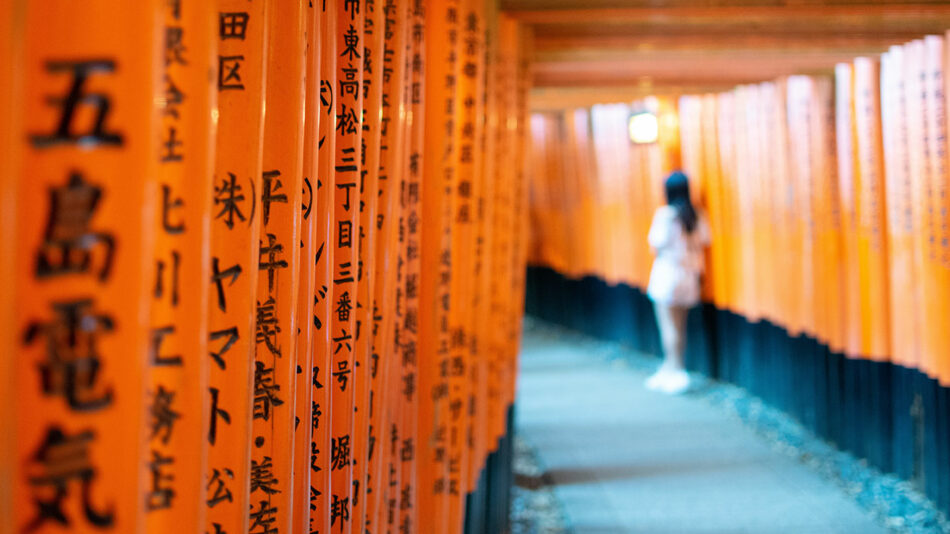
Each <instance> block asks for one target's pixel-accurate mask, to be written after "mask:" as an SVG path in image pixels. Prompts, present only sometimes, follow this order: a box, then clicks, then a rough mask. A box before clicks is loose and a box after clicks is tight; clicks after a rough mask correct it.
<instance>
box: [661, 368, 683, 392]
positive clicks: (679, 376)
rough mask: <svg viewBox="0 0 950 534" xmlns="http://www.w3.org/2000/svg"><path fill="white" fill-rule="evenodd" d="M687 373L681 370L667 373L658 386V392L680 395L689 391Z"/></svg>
mask: <svg viewBox="0 0 950 534" xmlns="http://www.w3.org/2000/svg"><path fill="white" fill-rule="evenodd" d="M689 385H690V379H689V373H687V372H686V371H683V370H676V371H668V372H667V373H666V376H665V377H664V379H663V381H662V383H661V384H660V387H659V391H662V392H663V393H666V394H668V395H680V394H683V393H686V392H687V391H688V390H689Z"/></svg>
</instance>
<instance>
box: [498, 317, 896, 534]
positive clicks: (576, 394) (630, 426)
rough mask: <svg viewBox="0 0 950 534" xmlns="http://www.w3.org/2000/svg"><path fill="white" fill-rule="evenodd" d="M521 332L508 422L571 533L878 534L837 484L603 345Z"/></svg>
mask: <svg viewBox="0 0 950 534" xmlns="http://www.w3.org/2000/svg"><path fill="white" fill-rule="evenodd" d="M571 339H572V340H570V341H565V340H564V339H562V338H560V337H558V336H555V335H552V334H551V331H550V330H543V329H542V330H538V329H536V328H528V329H527V330H526V332H525V338H524V347H523V351H522V355H521V375H520V377H519V390H518V404H517V415H516V424H517V428H518V433H519V434H520V435H521V436H522V437H523V438H524V439H525V440H526V441H527V442H528V443H529V444H530V445H532V446H534V447H535V448H536V449H537V451H538V455H539V457H540V461H541V463H542V464H543V465H544V466H545V467H546V472H547V476H548V477H549V480H550V481H551V482H552V483H553V484H554V492H555V494H556V495H557V497H558V498H559V500H560V501H561V503H562V505H563V506H564V511H565V513H566V515H567V516H568V517H567V519H568V522H569V524H570V525H571V526H573V528H574V531H575V532H576V533H577V534H584V533H591V534H594V533H607V532H610V533H644V534H673V533H682V534H686V533H689V534H693V533H696V534H699V533H703V534H713V533H715V534H733V533H735V534H738V533H749V534H772V533H789V534H792V533H794V534H823V533H855V534H858V533H860V534H876V533H883V532H886V530H885V529H884V528H883V527H882V526H880V525H878V524H877V523H875V522H874V521H873V519H871V517H870V515H869V514H867V513H866V512H865V511H864V510H863V509H861V508H860V507H859V506H857V505H856V504H855V503H854V502H853V501H851V500H850V499H849V498H848V497H847V495H845V494H844V493H843V492H842V491H841V490H840V489H839V488H837V487H836V486H834V485H833V484H832V483H830V482H827V481H825V480H823V479H821V478H820V477H819V476H818V475H817V474H816V473H814V472H813V471H811V470H810V469H809V468H807V467H806V466H804V465H803V464H801V463H799V462H797V461H795V460H793V459H791V458H789V457H787V456H785V455H783V454H780V453H779V452H776V451H774V450H773V449H772V448H770V446H769V444H768V443H766V442H765V441H764V440H763V439H762V438H760V437H759V436H757V435H756V434H755V433H753V431H752V430H751V429H749V428H747V427H746V426H744V425H743V424H742V422H741V421H739V420H738V419H737V418H735V417H732V416H729V415H727V414H726V413H725V412H724V411H723V410H721V409H717V408H716V407H714V406H712V405H710V404H709V403H707V402H704V401H703V400H701V399H697V398H693V397H690V396H689V395H687V396H682V397H668V396H665V395H661V394H658V393H653V392H651V391H648V390H646V389H645V388H644V387H643V385H642V384H643V381H644V379H645V378H646V372H645V371H644V370H642V369H637V368H635V366H631V365H630V364H628V363H626V362H624V361H621V360H615V361H610V359H609V358H607V357H606V356H605V354H604V351H605V350H609V349H606V348H604V345H602V344H598V343H592V342H584V341H579V340H577V339H575V338H571Z"/></svg>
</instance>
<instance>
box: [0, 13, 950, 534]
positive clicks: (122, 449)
mask: <svg viewBox="0 0 950 534" xmlns="http://www.w3.org/2000/svg"><path fill="white" fill-rule="evenodd" d="M948 29H950V6H948V5H947V4H941V3H930V2H927V1H926V0H922V1H919V2H914V1H913V0H912V1H911V2H909V3H908V2H879V1H876V0H858V1H856V2H848V3H836V2H825V1H821V0H803V1H794V2H791V1H789V2H784V1H781V0H780V1H775V0H761V1H760V0H717V1H714V2H707V1H699V0H669V1H658V2H656V1H641V0H630V1H621V0H551V1H543V0H501V1H499V0H411V1H410V0H320V1H319V2H318V1H303V0H208V1H206V0H139V1H136V2H128V1H120V0H86V1H84V2H70V1H66V0H50V1H45V2H39V1H29V0H3V1H2V2H0V47H2V48H0V145H2V146H3V147H4V150H3V156H2V157H0V259H2V261H0V325H2V326H0V396H2V397H3V402H0V430H2V431H0V534H7V533H10V534H13V533H32V532H36V533H60V532H70V533H99V532H114V533H121V534H126V533H142V534H145V533H156V534H157V533H167V532H181V533H185V532H187V533H190V534H202V533H207V534H225V533H227V534H280V533H288V534H290V533H295V534H296V533H326V534H329V533H337V532H338V533H340V534H356V533H360V534H362V533H367V534H369V533H384V532H389V533H400V534H410V533H422V534H438V533H458V532H467V533H489V534H498V533H503V532H508V531H509V529H510V518H509V509H508V508H509V501H510V495H511V488H512V483H513V480H512V479H513V475H512V457H513V454H514V452H513V445H512V443H513V438H514V436H513V431H514V430H513V428H514V426H513V413H514V412H513V408H514V406H515V399H516V396H515V392H516V382H517V377H518V373H519V370H518V369H519V367H518V354H519V347H520V343H521V338H522V325H523V322H522V317H523V316H524V315H525V313H527V314H528V315H530V316H533V318H532V319H529V321H539V320H540V321H544V322H545V323H550V324H554V325H560V326H562V327H567V328H570V329H572V330H576V331H580V332H583V333H585V334H587V335H588V336H592V337H594V338H598V339H602V340H607V341H619V342H622V343H624V344H625V345H627V346H631V347H633V348H635V349H636V350H639V351H641V352H646V353H652V354H658V353H659V352H660V350H661V349H660V345H659V340H658V334H657V326H656V323H655V319H654V316H653V310H652V307H651V303H650V301H649V299H648V297H647V295H646V287H647V284H648V282H649V278H650V269H651V263H652V261H653V255H652V252H651V250H650V246H649V245H648V241H647V233H648V230H649V228H650V225H651V220H652V219H653V214H654V211H655V209H656V208H657V207H658V206H661V205H663V204H665V203H666V198H665V197H664V190H663V180H664V179H665V178H666V176H667V175H669V174H670V173H671V172H672V171H674V170H682V171H683V172H684V173H685V174H686V175H687V176H688V177H689V179H690V182H691V184H692V186H691V187H692V188H691V193H692V200H693V203H694V204H695V206H696V207H697V209H698V211H700V212H701V213H703V214H704V215H705V216H706V217H707V218H708V221H709V230H710V237H711V240H710V242H711V243H710V246H709V248H708V249H707V250H706V253H705V255H706V258H705V261H706V264H707V266H708V269H707V270H706V273H705V275H704V276H703V278H702V303H701V305H700V306H698V307H697V308H695V309H694V310H693V311H692V312H691V313H690V316H689V322H688V339H687V353H686V363H687V366H688V368H689V369H690V370H691V371H692V372H694V373H697V374H704V375H706V376H708V377H710V378H713V379H717V380H720V381H723V382H731V383H734V384H737V385H739V386H742V387H744V388H746V389H747V390H748V391H749V392H751V393H752V394H754V395H758V396H760V397H761V398H762V399H763V400H764V401H765V402H766V403H768V404H769V405H770V406H774V407H776V408H778V409H779V410H782V411H784V412H786V413H787V414H789V415H790V416H792V417H794V418H795V419H797V420H798V421H800V422H801V424H803V425H804V426H805V427H807V428H808V429H809V430H810V431H811V432H813V433H814V434H815V435H816V436H818V437H819V438H821V439H824V440H827V441H828V442H829V443H832V444H834V445H835V446H837V447H838V448H840V449H841V450H844V451H847V452H849V453H851V454H853V455H855V456H856V457H858V458H862V459H865V460H866V462H867V463H868V464H870V465H872V466H874V467H876V468H878V469H880V470H881V471H883V472H885V473H894V474H896V475H897V476H898V477H900V478H901V479H904V480H907V481H910V482H911V483H912V484H916V485H918V486H919V488H920V490H921V491H922V492H923V494H924V495H925V496H926V497H927V498H928V499H930V500H931V501H932V502H933V503H934V504H935V506H936V507H937V508H938V509H939V510H942V511H943V512H950V393H948V391H950V390H948V386H950V328H948V327H947V324H946V321H947V318H948V317H950V304H948V302H950V196H948V192H947V190H948V181H950V174H948V173H950V166H948V146H947V143H948V136H947V127H948V114H947V106H948V100H947V99H948V98H950V87H948V86H947V85H948V76H950V74H948V73H950V67H948V65H950V63H948V62H950V49H948V47H950V39H948V37H947V33H946V32H947V30H948Z"/></svg>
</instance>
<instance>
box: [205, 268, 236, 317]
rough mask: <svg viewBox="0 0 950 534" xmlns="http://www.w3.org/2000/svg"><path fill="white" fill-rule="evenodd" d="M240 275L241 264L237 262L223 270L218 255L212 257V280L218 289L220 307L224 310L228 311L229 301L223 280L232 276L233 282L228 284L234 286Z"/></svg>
mask: <svg viewBox="0 0 950 534" xmlns="http://www.w3.org/2000/svg"><path fill="white" fill-rule="evenodd" d="M240 275H241V265H240V264H237V263H235V264H234V265H232V266H230V267H228V268H227V269H225V270H223V271H222V270H221V269H220V267H219V266H218V257H217V256H215V257H214V258H211V281H212V282H214V285H215V288H216V289H217V291H218V309H219V310H221V311H222V312H226V311H228V301H227V298H225V295H224V284H223V283H222V282H223V281H224V280H225V279H226V278H229V277H230V278H231V282H230V283H228V286H229V287H230V286H233V285H234V282H237V279H238V276H240Z"/></svg>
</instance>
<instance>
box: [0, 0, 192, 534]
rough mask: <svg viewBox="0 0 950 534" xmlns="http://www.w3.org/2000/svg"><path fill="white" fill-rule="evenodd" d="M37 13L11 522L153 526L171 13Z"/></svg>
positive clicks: (23, 139) (25, 145) (119, 9)
mask: <svg viewBox="0 0 950 534" xmlns="http://www.w3.org/2000/svg"><path fill="white" fill-rule="evenodd" d="M24 8H25V10H26V11H25V17H26V18H25V22H24V24H25V25H24V26H23V28H24V31H25V34H24V35H23V43H22V45H23V56H22V68H23V71H22V72H23V81H22V83H23V86H22V88H21V94H22V95H23V99H22V109H23V115H22V123H20V124H18V127H19V130H18V131H15V132H13V136H14V139H15V141H14V142H15V143H17V144H18V145H19V146H18V148H17V149H15V152H18V153H21V154H22V167H21V173H20V174H19V175H18V181H17V188H18V191H17V201H16V202H17V204H18V205H20V206H24V207H29V209H22V210H19V212H18V220H17V226H18V228H21V229H22V231H21V233H20V240H19V241H18V243H17V250H18V254H16V255H15V260H13V261H14V265H15V266H14V269H15V276H16V280H17V281H16V285H15V288H16V291H17V294H18V295H21V296H23V297H24V298H22V299H20V300H19V302H20V304H19V305H18V311H17V316H16V320H15V321H14V323H13V325H12V329H13V331H14V333H15V334H14V335H16V336H17V348H16V351H15V358H14V361H15V362H16V363H15V367H14V369H13V373H14V380H15V382H16V384H17V386H16V391H15V394H14V395H13V398H14V399H15V405H14V408H15V413H16V414H17V415H16V424H15V425H14V432H15V433H16V436H17V437H16V451H15V455H14V459H15V462H16V467H15V469H16V470H17V473H16V475H15V476H14V477H13V479H12V480H7V481H4V484H8V485H9V486H10V487H11V489H12V492H13V496H14V504H13V514H14V515H13V517H12V518H11V519H10V520H9V522H10V523H12V524H13V525H14V528H15V529H17V530H18V531H33V532H78V533H85V532H123V533H124V532H135V531H141V529H142V527H143V521H144V503H143V502H142V493H141V491H140V488H142V487H144V486H143V485H142V484H143V481H144V480H145V478H146V475H147V473H146V469H145V464H144V463H143V462H142V459H143V457H144V445H145V439H146V437H147V436H146V434H145V429H144V424H143V423H144V417H145V414H146V402H145V401H146V397H145V391H146V383H145V379H146V377H147V376H148V375H147V372H146V362H147V361H148V355H149V345H150V324H149V322H148V311H149V307H150V303H151V290H152V289H153V286H152V282H153V280H154V278H153V273H152V267H151V256H152V243H153V236H154V230H153V225H152V220H153V219H152V216H153V215H154V214H155V213H156V211H157V209H158V208H159V206H157V205H156V204H157V201H158V200H160V199H156V198H154V197H151V196H149V193H150V188H151V184H152V183H153V182H154V180H155V179H156V177H157V165H158V154H159V150H158V148H159V147H158V135H157V132H158V124H159V122H158V114H157V111H158V110H157V109H156V108H155V104H154V103H155V102H156V101H157V99H158V98H160V96H161V92H160V85H159V81H160V80H161V68H162V65H163V56H162V55H161V54H160V52H161V50H160V49H159V48H158V47H156V46H154V44H155V43H157V42H160V41H158V40H157V39H158V35H157V33H156V32H157V30H158V29H159V27H160V20H161V19H160V17H161V16H162V14H161V12H160V9H159V3H158V2H144V3H137V4H135V5H132V4H123V5H116V4H115V3H114V2H99V1H93V2H85V3H83V4H82V5H77V4H74V3H70V2H49V3H43V4H37V3H29V4H25V5H24ZM14 124H16V123H14ZM64 458H68V459H69V461H68V462H66V460H64ZM64 462H65V463H64ZM195 526H196V527H197V526H198V525H195Z"/></svg>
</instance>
